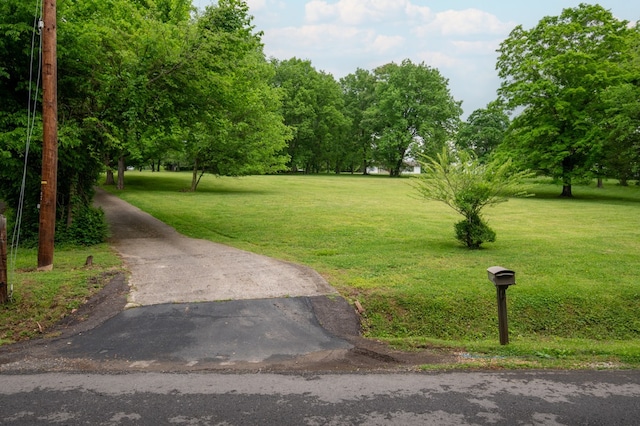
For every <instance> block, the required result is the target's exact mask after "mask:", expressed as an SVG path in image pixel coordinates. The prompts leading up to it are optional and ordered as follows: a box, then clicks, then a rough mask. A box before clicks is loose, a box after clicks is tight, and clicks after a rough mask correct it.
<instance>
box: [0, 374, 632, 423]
mask: <svg viewBox="0 0 640 426" xmlns="http://www.w3.org/2000/svg"><path fill="white" fill-rule="evenodd" d="M0 379H1V380H2V386H0V424H3V425H4V424H6V425H12V424H15V425H22V424H29V425H38V424H69V425H76V424H91V425H120V424H132V425H133V424H144V425H161V424H162V425H169V424H176V425H360V424H363V425H403V426H404V425H438V426H441V425H445V426H446V425H607V426H611V425H637V424H638V419H640V377H639V375H638V374H637V372H624V371H601V372H579V371H573V372H491V373H489V372H453V373H446V372H445V373H424V374H415V373H413V374H368V375H353V374H349V375H306V376H294V375H272V374H244V375H235V374H234V375H219V374H155V373H146V374H127V375H106V376H105V375H78V374H75V375H61V374H44V375H34V376H31V375H28V376H24V375H20V376H2V377H0Z"/></svg>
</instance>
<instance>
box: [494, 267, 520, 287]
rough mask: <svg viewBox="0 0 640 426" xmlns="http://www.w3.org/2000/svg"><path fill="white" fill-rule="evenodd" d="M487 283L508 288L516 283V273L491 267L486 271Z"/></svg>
mask: <svg viewBox="0 0 640 426" xmlns="http://www.w3.org/2000/svg"><path fill="white" fill-rule="evenodd" d="M487 273H488V275H489V281H491V282H492V283H494V284H495V285H496V286H510V285H514V284H515V283H516V273H515V271H512V270H510V269H507V268H503V267H502V266H492V267H491V268H489V269H487Z"/></svg>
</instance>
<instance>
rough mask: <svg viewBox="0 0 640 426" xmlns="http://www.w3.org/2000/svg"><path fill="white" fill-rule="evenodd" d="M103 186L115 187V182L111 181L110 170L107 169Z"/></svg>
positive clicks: (111, 174)
mask: <svg viewBox="0 0 640 426" xmlns="http://www.w3.org/2000/svg"><path fill="white" fill-rule="evenodd" d="M104 184H105V185H115V184H116V181H115V180H114V179H113V170H111V168H108V169H107V178H106V180H105V181H104Z"/></svg>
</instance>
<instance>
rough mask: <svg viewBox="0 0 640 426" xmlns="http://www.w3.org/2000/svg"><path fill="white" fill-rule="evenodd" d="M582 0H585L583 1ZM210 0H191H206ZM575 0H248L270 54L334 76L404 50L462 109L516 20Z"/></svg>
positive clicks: (608, 0)
mask: <svg viewBox="0 0 640 426" xmlns="http://www.w3.org/2000/svg"><path fill="white" fill-rule="evenodd" d="M584 1H585V0H583V2H584ZM212 3H215V1H214V0H194V5H196V6H197V7H204V6H206V5H208V4H212ZM580 3H581V1H579V0H576V1H564V0H533V1H520V0H511V1H507V0H505V1H491V0H484V1H480V0H475V1H474V0H448V1H446V0H431V1H429V0H306V1H305V0H249V1H247V4H248V5H249V8H250V13H251V15H253V16H254V21H253V22H254V24H255V26H256V29H257V30H260V31H263V32H264V36H263V38H262V41H263V43H264V45H265V49H264V50H265V54H266V55H267V56H268V57H276V58H278V59H289V58H292V57H294V56H295V57H297V58H300V59H309V60H311V62H312V64H313V66H314V67H315V68H316V69H318V70H322V71H325V72H327V73H331V74H333V76H334V77H335V78H336V79H339V78H341V77H343V76H345V75H347V74H349V73H352V72H354V71H355V70H356V69H357V68H364V69H367V70H372V69H374V68H375V67H377V66H380V65H383V64H386V63H388V62H397V63H398V62H400V61H402V60H403V59H405V58H408V59H410V60H412V61H413V62H415V63H419V62H424V63H426V64H427V65H429V66H431V67H434V68H437V69H438V70H440V73H441V74H442V75H443V76H444V77H445V78H447V79H449V89H450V90H451V93H452V94H453V97H454V98H455V99H456V100H459V101H462V108H463V109H464V117H466V116H467V115H469V114H470V113H471V112H473V111H474V110H475V109H477V108H483V107H485V106H486V104H487V103H488V102H490V101H492V100H493V99H495V97H496V89H497V88H498V86H499V85H500V80H499V79H498V76H497V73H496V71H495V63H496V58H497V54H496V52H495V50H496V49H497V48H498V46H499V44H500V42H501V41H502V40H504V39H505V38H506V37H507V36H508V35H509V32H510V31H511V30H512V29H513V27H515V26H516V25H523V26H524V27H525V28H531V27H533V26H535V25H536V24H537V23H538V21H539V20H540V19H541V18H543V17H544V16H550V15H552V16H555V15H559V14H560V13H561V12H562V9H564V8H567V7H576V6H577V5H578V4H580ZM598 4H600V5H602V6H603V7H604V8H606V9H609V10H611V11H612V12H613V14H614V15H615V16H616V17H617V18H619V19H624V20H627V21H631V22H636V21H638V20H640V4H639V3H635V1H633V0H601V1H599V2H598Z"/></svg>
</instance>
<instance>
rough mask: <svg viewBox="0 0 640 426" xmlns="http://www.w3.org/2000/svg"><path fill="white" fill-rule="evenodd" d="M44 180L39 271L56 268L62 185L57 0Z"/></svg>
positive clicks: (47, 49) (46, 76)
mask: <svg viewBox="0 0 640 426" xmlns="http://www.w3.org/2000/svg"><path fill="white" fill-rule="evenodd" d="M42 21H43V24H44V25H43V28H42V121H43V135H42V181H41V192H40V231H39V239H38V270H41V271H49V270H51V269H53V247H54V236H55V231H56V197H57V194H56V190H57V185H58V70H57V68H58V65H57V53H56V43H57V36H56V0H45V1H44V4H43V13H42Z"/></svg>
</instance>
